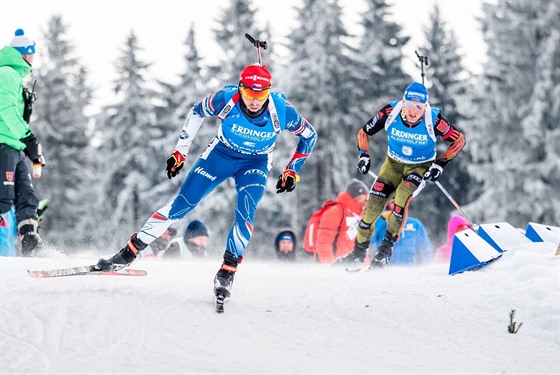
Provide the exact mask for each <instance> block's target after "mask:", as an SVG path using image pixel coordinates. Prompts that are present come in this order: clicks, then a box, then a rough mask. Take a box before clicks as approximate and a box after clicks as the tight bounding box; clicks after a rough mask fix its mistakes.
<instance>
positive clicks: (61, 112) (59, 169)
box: [31, 15, 93, 247]
mask: <svg viewBox="0 0 560 375" xmlns="http://www.w3.org/2000/svg"><path fill="white" fill-rule="evenodd" d="M43 46H44V47H43V48H41V45H39V50H42V51H45V52H44V53H42V54H41V59H42V61H41V64H40V66H41V69H40V71H39V77H38V78H37V86H36V88H35V90H36V91H37V97H38V99H37V101H36V102H35V106H34V107H35V109H34V112H33V114H34V116H33V117H34V118H36V119H37V120H36V121H34V122H32V123H31V128H32V129H33V130H34V131H35V133H36V134H37V136H38V138H39V140H40V141H41V143H42V145H43V150H44V154H45V158H46V162H47V164H46V166H45V170H44V172H43V176H42V177H41V179H39V180H34V181H33V182H34V185H35V187H36V192H37V194H38V196H39V198H40V199H43V198H48V199H49V200H50V203H49V210H48V212H47V214H46V217H45V220H44V222H43V224H42V228H43V232H42V235H43V236H44V238H45V240H46V241H47V242H48V243H53V244H55V245H57V246H64V245H75V244H76V243H79V242H81V241H82V240H83V234H82V233H81V231H79V230H77V227H78V226H79V223H80V222H81V221H82V220H83V219H85V218H86V217H87V215H88V209H87V207H86V206H85V205H84V199H85V197H86V196H88V194H89V191H88V189H89V186H91V184H92V181H93V179H92V178H93V176H92V173H93V172H92V168H91V160H90V159H89V158H88V155H89V147H90V139H89V137H88V135H87V127H88V119H87V117H86V115H85V114H84V110H85V108H86V107H87V106H88V104H89V100H90V97H91V93H92V92H91V89H90V88H89V87H88V85H87V83H86V79H87V74H86V71H85V69H84V67H83V66H82V65H81V64H80V63H79V61H78V59H77V58H76V57H75V51H74V45H73V43H72V42H71V41H70V40H69V39H68V26H67V25H66V24H65V23H64V22H63V20H62V17H61V16H60V15H55V16H52V17H51V18H50V19H49V22H48V28H47V31H46V33H45V44H44V45H43ZM64 247H66V246H64Z"/></svg>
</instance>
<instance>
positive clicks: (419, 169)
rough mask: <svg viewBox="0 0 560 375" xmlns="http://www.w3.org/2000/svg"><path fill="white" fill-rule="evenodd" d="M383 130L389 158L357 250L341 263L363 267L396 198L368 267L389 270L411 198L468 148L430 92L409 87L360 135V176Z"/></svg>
mask: <svg viewBox="0 0 560 375" xmlns="http://www.w3.org/2000/svg"><path fill="white" fill-rule="evenodd" d="M382 130H384V131H385V132H386V134H387V138H388V146H387V156H386V157H385V161H384V162H383V165H382V166H381V169H380V171H379V174H378V177H377V179H376V180H375V182H374V183H373V186H372V189H371V192H370V195H369V199H368V204H367V207H366V211H365V213H364V216H363V217H362V219H361V221H360V225H359V226H358V235H357V237H356V241H355V243H354V250H353V251H352V252H351V253H349V254H348V255H347V256H345V257H343V258H340V259H339V260H338V262H339V263H340V264H361V263H363V262H364V260H365V258H366V256H367V250H368V247H369V243H370V240H371V237H372V235H373V232H374V225H373V224H374V222H375V221H376V220H377V218H378V217H379V215H381V213H382V211H383V208H384V207H385V206H386V205H387V203H388V202H389V201H390V200H391V199H393V198H394V201H395V209H394V210H393V211H392V212H391V214H390V215H389V217H388V219H387V230H386V232H385V234H384V236H383V240H382V241H381V244H380V245H379V247H378V248H377V253H376V254H375V255H374V256H373V257H372V260H371V264H370V266H372V267H383V266H385V265H387V264H388V263H389V260H390V259H391V255H392V252H393V245H394V244H395V242H397V241H398V239H399V234H400V233H401V231H402V228H403V225H404V224H405V223H406V217H407V213H408V207H409V205H410V202H411V201H412V198H413V197H415V196H416V195H418V193H419V192H420V190H422V188H423V187H424V185H425V183H426V181H432V182H435V181H437V179H438V178H439V177H440V176H441V173H442V172H443V169H444V168H445V167H446V166H447V165H448V164H449V162H451V160H453V159H454V158H455V157H456V156H457V155H458V154H459V152H460V151H461V150H462V149H463V147H464V146H465V136H464V135H463V133H462V132H461V131H460V130H459V129H458V128H457V127H456V126H454V125H451V124H450V123H449V122H448V121H447V119H446V118H445V117H444V116H443V114H442V113H441V110H440V109H438V108H432V107H431V106H430V104H429V93H428V90H427V89H426V87H425V86H424V85H423V84H421V83H419V82H413V83H411V84H410V85H409V86H408V87H407V88H406V89H405V91H404V94H403V97H402V99H400V100H396V101H393V102H391V103H389V104H387V105H385V106H384V107H383V108H381V109H380V110H379V111H378V112H377V113H376V114H375V115H374V116H373V117H372V118H371V119H370V120H369V121H368V122H367V123H366V124H365V125H364V126H363V127H362V128H360V130H359V131H358V136H357V146H358V152H359V158H358V171H359V172H360V173H362V174H367V173H368V172H369V169H370V165H371V161H370V157H369V137H370V136H373V135H375V134H377V133H378V132H380V131H382ZM438 141H445V142H448V143H449V146H448V147H447V149H446V150H445V152H443V153H441V154H440V155H438V153H437V150H436V143H437V142H438Z"/></svg>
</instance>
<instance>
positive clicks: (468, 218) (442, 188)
mask: <svg viewBox="0 0 560 375" xmlns="http://www.w3.org/2000/svg"><path fill="white" fill-rule="evenodd" d="M434 182H435V184H436V185H437V187H438V188H439V189H440V190H441V191H442V192H443V194H445V196H446V197H447V198H448V199H449V200H450V201H451V203H453V205H454V206H455V208H457V209H458V210H459V212H461V214H462V215H463V216H464V217H465V218H466V219H467V220H468V221H469V223H471V225H472V228H473V230H475V231H477V230H478V227H479V225H478V224H477V223H475V222H473V221H472V220H471V218H470V217H469V215H467V213H466V212H465V211H463V209H462V208H461V206H459V204H458V203H457V202H456V201H455V199H453V197H452V196H451V195H450V194H449V193H448V192H447V190H445V188H444V187H443V186H441V184H440V183H439V181H434Z"/></svg>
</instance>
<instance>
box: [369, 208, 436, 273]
mask: <svg viewBox="0 0 560 375" xmlns="http://www.w3.org/2000/svg"><path fill="white" fill-rule="evenodd" d="M393 208H394V203H393V202H391V203H389V204H388V205H387V209H386V210H385V212H383V213H382V214H381V216H380V217H379V219H377V221H376V222H375V232H374V234H373V237H372V238H371V241H370V244H371V245H374V246H376V247H379V245H380V244H381V241H382V240H383V236H384V234H385V231H386V230H387V218H388V217H389V215H390V214H391V212H392V211H393ZM432 256H433V251H432V244H431V243H430V238H429V236H428V232H427V231H426V228H424V225H423V224H422V222H421V221H420V220H418V219H416V218H413V217H408V218H406V223H405V224H404V227H403V229H402V231H401V232H400V235H399V240H398V241H397V242H396V243H395V247H394V248H393V255H392V256H391V261H390V262H389V265H392V266H402V265H415V264H421V263H427V262H431V261H432Z"/></svg>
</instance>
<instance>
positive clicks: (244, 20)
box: [211, 0, 266, 86]
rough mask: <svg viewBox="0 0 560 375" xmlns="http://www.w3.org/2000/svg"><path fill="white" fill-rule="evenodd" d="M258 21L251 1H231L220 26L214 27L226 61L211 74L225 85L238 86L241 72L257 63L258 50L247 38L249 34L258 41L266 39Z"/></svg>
mask: <svg viewBox="0 0 560 375" xmlns="http://www.w3.org/2000/svg"><path fill="white" fill-rule="evenodd" d="M255 21H256V20H255V10H254V9H253V2H252V1H251V0H231V1H230V3H229V5H228V6H227V7H226V8H225V9H224V10H223V12H222V14H221V15H220V18H219V19H218V20H217V22H218V26H217V27H215V28H214V33H215V35H216V42H217V43H218V44H219V45H220V47H222V51H223V58H222V59H220V60H219V61H218V63H217V64H215V65H213V66H212V69H211V72H212V73H213V77H212V78H216V79H217V80H218V82H219V84H220V85H221V86H223V85H225V84H234V85H235V84H237V83H238V82H239V73H240V72H241V70H242V69H243V68H244V67H245V66H247V65H249V64H253V63H256V62H257V57H256V53H255V49H254V48H253V47H251V44H250V42H249V41H248V40H247V39H246V38H245V33H248V34H250V35H251V36H252V37H254V38H255V39H262V36H264V35H261V32H262V30H261V29H260V28H258V26H257V23H256V22H255ZM264 53H266V52H263V54H264Z"/></svg>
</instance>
